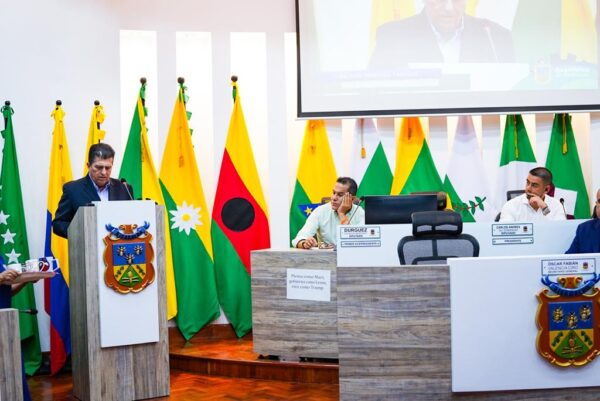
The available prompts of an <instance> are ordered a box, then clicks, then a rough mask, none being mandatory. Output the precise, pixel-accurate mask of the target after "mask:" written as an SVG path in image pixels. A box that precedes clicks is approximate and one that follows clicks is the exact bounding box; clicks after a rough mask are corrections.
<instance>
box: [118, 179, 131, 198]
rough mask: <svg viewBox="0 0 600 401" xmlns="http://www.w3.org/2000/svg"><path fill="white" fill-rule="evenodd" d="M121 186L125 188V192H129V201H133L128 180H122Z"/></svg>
mask: <svg viewBox="0 0 600 401" xmlns="http://www.w3.org/2000/svg"><path fill="white" fill-rule="evenodd" d="M121 184H123V186H124V187H125V192H127V195H128V196H129V200H133V196H132V195H131V192H129V186H128V185H127V180H126V179H125V178H121Z"/></svg>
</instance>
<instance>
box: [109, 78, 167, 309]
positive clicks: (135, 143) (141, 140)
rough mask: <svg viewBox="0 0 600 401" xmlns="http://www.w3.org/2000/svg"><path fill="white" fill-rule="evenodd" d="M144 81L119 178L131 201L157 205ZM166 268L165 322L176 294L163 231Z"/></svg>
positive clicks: (158, 193)
mask: <svg viewBox="0 0 600 401" xmlns="http://www.w3.org/2000/svg"><path fill="white" fill-rule="evenodd" d="M145 93H146V81H145V80H142V87H141V88H140V92H139V96H138V98H137V101H136V104H135V108H134V110H133V119H132V121H131V128H130V129H129V138H128V139H127V145H126V146H125V152H124V154H123V162H122V163H121V171H120V172H119V177H120V178H122V179H125V180H126V181H127V182H128V183H129V184H131V186H132V188H133V197H134V199H152V200H153V201H155V202H156V203H158V204H159V205H164V204H165V200H164V198H163V194H162V191H161V188H160V184H159V182H158V175H157V174H156V168H154V162H153V159H152V154H151V153H150V145H149V144H148V131H147V128H146V115H147V110H146V107H145ZM165 227H169V216H168V213H166V214H165ZM165 269H166V290H167V319H172V318H173V317H175V315H176V314H177V294H176V291H175V276H174V273H173V254H172V251H171V232H170V230H166V232H165Z"/></svg>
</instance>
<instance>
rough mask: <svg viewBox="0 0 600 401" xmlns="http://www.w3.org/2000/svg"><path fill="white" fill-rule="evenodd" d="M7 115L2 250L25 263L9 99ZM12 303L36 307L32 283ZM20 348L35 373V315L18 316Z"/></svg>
mask: <svg viewBox="0 0 600 401" xmlns="http://www.w3.org/2000/svg"><path fill="white" fill-rule="evenodd" d="M1 111H2V114H3V116H4V131H2V137H3V138H4V148H3V150H2V154H3V157H2V172H1V174H0V236H1V238H2V239H0V254H1V256H2V259H3V260H4V263H5V264H11V263H23V262H25V261H26V260H28V259H29V245H28V243H27V231H26V229H25V227H26V226H25V212H24V211H23V195H22V192H21V179H20V176H19V163H18V161H17V149H16V145H15V135H14V131H13V124H12V115H13V113H14V111H13V109H12V107H11V106H10V102H6V103H5V105H4V107H2V110H1ZM12 307H13V308H16V309H19V310H25V309H35V308H36V306H35V296H34V293H33V286H32V284H27V285H26V286H25V287H24V288H23V289H22V290H21V291H20V292H19V293H18V294H17V295H15V296H14V297H13V298H12ZM19 329H20V333H21V348H22V352H23V359H24V360H25V370H26V372H27V374H30V375H32V374H34V373H35V372H36V371H37V370H38V369H39V367H40V366H41V364H42V353H41V351H40V338H39V331H38V324H37V318H36V316H35V315H27V314H23V313H21V314H20V316H19Z"/></svg>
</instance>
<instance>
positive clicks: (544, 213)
mask: <svg viewBox="0 0 600 401" xmlns="http://www.w3.org/2000/svg"><path fill="white" fill-rule="evenodd" d="M548 213H550V208H549V207H548V205H546V207H544V208H543V209H542V214H543V215H544V216H547V215H548Z"/></svg>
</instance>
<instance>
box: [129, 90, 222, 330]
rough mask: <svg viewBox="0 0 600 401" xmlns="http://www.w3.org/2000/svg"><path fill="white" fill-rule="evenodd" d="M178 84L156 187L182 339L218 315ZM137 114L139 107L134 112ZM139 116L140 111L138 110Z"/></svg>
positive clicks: (206, 224)
mask: <svg viewBox="0 0 600 401" xmlns="http://www.w3.org/2000/svg"><path fill="white" fill-rule="evenodd" d="M186 100H187V97H186V96H185V89H184V86H183V80H180V88H179V95H178V96H177V100H176V102H175V108H174V110H173V117H172V118H171V125H170V127H169V134H168V136H167V142H166V144H165V150H164V153H163V159H162V165H161V168H160V183H161V188H162V193H163V196H164V201H165V206H166V211H167V214H168V218H169V220H170V225H169V229H170V234H171V251H172V255H173V270H174V276H175V290H176V294H177V318H176V321H177V326H178V327H179V330H180V331H181V334H183V336H184V337H185V339H186V340H189V339H190V338H192V336H193V335H194V334H196V333H197V332H198V331H199V330H200V329H201V328H202V327H204V326H205V325H207V324H208V323H210V322H212V321H213V320H215V319H216V318H218V317H219V315H220V311H219V301H218V298H217V287H216V284H215V274H214V262H213V248H212V243H211V238H210V216H209V214H208V208H207V207H206V201H205V198H204V191H203V189H202V183H201V181H200V173H199V171H198V166H197V164H196V155H195V153H194V148H193V145H192V137H191V132H190V127H189V125H188V120H187V119H188V114H187V112H186V110H185V101H186ZM138 110H139V109H138ZM138 112H139V111H138Z"/></svg>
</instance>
